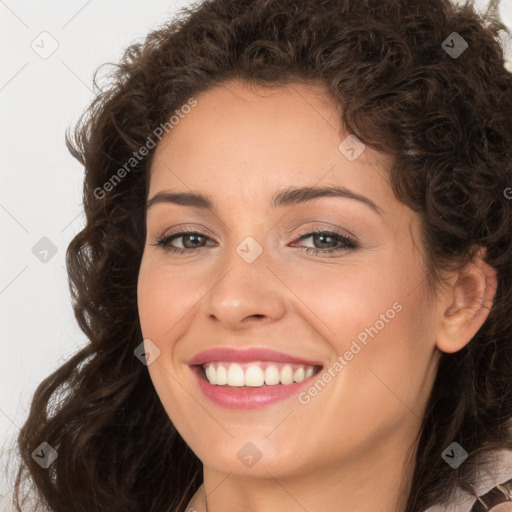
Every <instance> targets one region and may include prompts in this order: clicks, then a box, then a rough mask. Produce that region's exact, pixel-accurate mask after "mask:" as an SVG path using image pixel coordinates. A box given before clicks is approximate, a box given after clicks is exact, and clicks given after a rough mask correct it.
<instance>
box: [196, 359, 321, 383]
mask: <svg viewBox="0 0 512 512" xmlns="http://www.w3.org/2000/svg"><path fill="white" fill-rule="evenodd" d="M202 368H203V371H204V376H205V377H206V379H207V380H208V382H209V383H210V384H213V385H215V386H229V387H243V386H246V387H262V386H276V385H279V384H281V385H285V386H287V385H290V384H293V383H294V382H302V381H303V380H305V379H308V378H309V377H312V376H313V375H315V374H316V373H318V372H319V371H320V367H319V366H311V365H305V364H289V363H280V362H274V361H253V362H248V363H235V362H221V361H219V362H210V363H206V364H203V365H202Z"/></svg>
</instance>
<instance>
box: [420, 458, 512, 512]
mask: <svg viewBox="0 0 512 512" xmlns="http://www.w3.org/2000/svg"><path fill="white" fill-rule="evenodd" d="M506 502H510V505H511V509H510V510H512V450H501V451H499V452H496V453H495V458H494V460H493V462H492V464H490V465H488V467H485V468H482V470H481V471H480V473H479V474H478V485H477V486H476V487H475V492H474V494H469V493H466V492H464V491H461V490H457V491H456V492H455V494H454V496H453V498H452V499H451V500H450V501H449V503H445V504H443V505H435V506H433V507H430V508H429V509H427V510H425V511H424V512H486V511H489V512H493V510H492V507H496V506H497V505H499V504H501V503H506ZM496 512H498V511H496ZM499 512H501V510H500V511H499ZM503 512H505V510H503Z"/></svg>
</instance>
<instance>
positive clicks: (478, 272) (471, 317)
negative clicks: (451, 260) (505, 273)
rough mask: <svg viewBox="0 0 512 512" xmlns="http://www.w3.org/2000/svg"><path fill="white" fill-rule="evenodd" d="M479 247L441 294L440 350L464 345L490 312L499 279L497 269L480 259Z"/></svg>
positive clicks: (446, 350) (455, 350)
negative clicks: (477, 251) (473, 256)
mask: <svg viewBox="0 0 512 512" xmlns="http://www.w3.org/2000/svg"><path fill="white" fill-rule="evenodd" d="M484 257H485V250H484V249H482V250H481V251H480V252H479V253H478V254H477V256H475V258H474V259H473V260H472V261H471V262H469V263H468V264H467V265H466V266H465V267H464V268H463V269H461V270H460V271H458V272H456V274H455V275H454V276H453V278H452V280H451V282H450V285H449V286H448V287H447V289H446V290H445V291H444V292H443V293H442V299H441V304H440V305H441V308H440V312H439V313H440V315H439V316H440V318H439V324H438V330H437V335H436V345H437V348H438V349H439V350H441V351H442V352H446V353H449V354H451V353H453V352H457V351H458V350H461V349H462V348H463V347H465V346H466V345H467V344H468V343H469V342H470V341H471V339H472V338H473V336H474V335H475V334H476V333H477V332H478V330H479V329H480V327H481V326H482V325H483V323H484V322H485V320H486V319H487V317H488V315H489V311H490V309H491V306H492V304H493V302H494V296H495V295H496V289H497V288H498V279H497V276H496V269H494V268H493V267H491V266H490V265H489V264H488V263H486V262H485V261H483V258H484Z"/></svg>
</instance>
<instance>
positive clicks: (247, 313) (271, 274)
mask: <svg viewBox="0 0 512 512" xmlns="http://www.w3.org/2000/svg"><path fill="white" fill-rule="evenodd" d="M243 249H246V246H244V245H243V244H241V246H239V247H238V252H237V251H236V250H234V249H233V250H230V254H229V255H228V256H225V259H224V261H223V262H222V264H219V265H220V266H221V272H219V274H218V275H219V276H220V277H219V278H218V279H217V281H216V282H215V284H214V285H213V287H212V289H211V291H210V293H209V294H208V298H207V300H205V301H204V303H203V304H204V307H205V308H206V311H205V314H206V315H207V316H208V318H209V320H210V321H215V322H217V323H219V324H221V325H222V326H224V327H225V328H227V329H230V330H244V329H247V328H248V327H250V326H252V325H255V324H268V323H271V322H274V321H276V320H279V319H280V318H282V316H283V315H284V314H285V311H286V303H287V294H286V286H285V285H284V284H283V281H281V280H280V279H279V278H278V274H279V272H278V271H276V268H274V269H272V268H271V266H272V264H271V262H270V258H268V257H267V253H266V252H265V250H264V251H263V252H262V253H261V254H260V255H259V256H258V257H257V258H256V259H254V260H253V261H251V258H247V257H246V256H245V254H244V252H243ZM269 264H270V265H269ZM274 267H275V265H274Z"/></svg>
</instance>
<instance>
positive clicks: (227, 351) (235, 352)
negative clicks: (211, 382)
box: [188, 347, 322, 366]
mask: <svg viewBox="0 0 512 512" xmlns="http://www.w3.org/2000/svg"><path fill="white" fill-rule="evenodd" d="M211 361H226V362H234V363H250V362H251V361H275V362H276V363H280V362H282V363H295V364H305V365H308V366H322V363H320V362H318V361H308V360H306V359H303V358H301V357H297V356H292V355H290V354H285V353H284V352H277V351H275V350H271V349H268V348H249V349H245V350H239V349H235V348H229V347H219V348H210V349H207V350H203V351H202V352H199V353H198V354H196V355H195V356H194V357H193V358H192V359H191V360H190V361H189V362H188V364H189V365H190V366H195V365H201V364H204V363H209V362H211Z"/></svg>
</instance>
